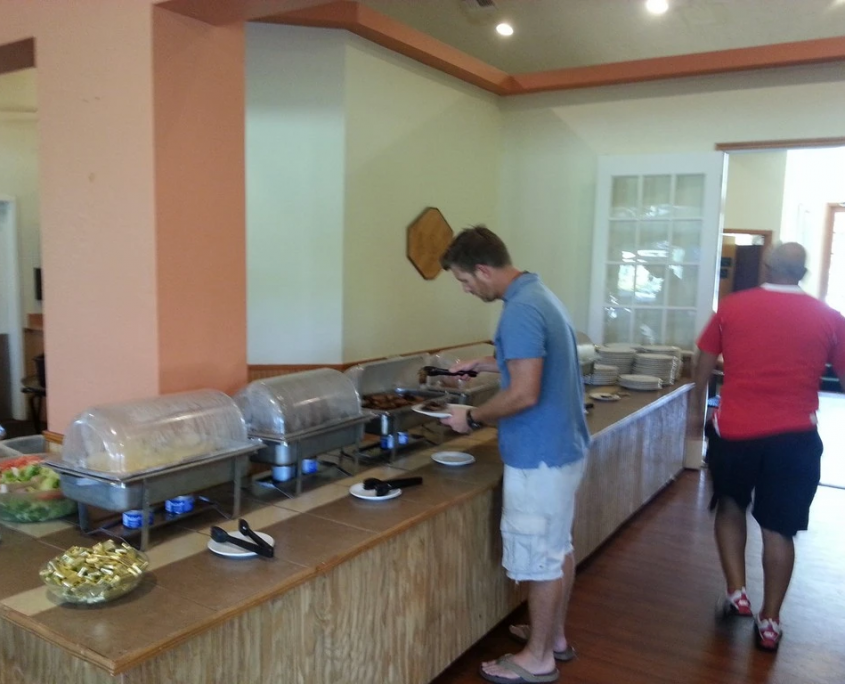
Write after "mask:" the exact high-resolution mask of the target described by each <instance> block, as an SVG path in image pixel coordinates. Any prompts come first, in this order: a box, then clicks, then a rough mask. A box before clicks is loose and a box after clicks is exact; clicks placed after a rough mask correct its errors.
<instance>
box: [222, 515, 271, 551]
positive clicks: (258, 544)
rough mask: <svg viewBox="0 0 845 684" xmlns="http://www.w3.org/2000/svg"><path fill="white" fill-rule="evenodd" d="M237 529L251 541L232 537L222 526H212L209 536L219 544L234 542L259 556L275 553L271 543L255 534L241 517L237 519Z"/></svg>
mask: <svg viewBox="0 0 845 684" xmlns="http://www.w3.org/2000/svg"><path fill="white" fill-rule="evenodd" d="M238 531H239V532H240V533H241V534H242V535H244V536H245V537H249V538H250V539H251V540H252V541H246V540H245V539H239V538H238V537H233V536H232V535H231V534H229V533H228V532H227V531H226V530H224V529H223V528H222V527H212V528H211V538H212V539H213V540H214V541H216V542H218V543H220V544H234V545H235V546H238V547H240V548H242V549H245V550H246V551H252V552H253V553H257V554H258V555H259V556H264V557H265V558H272V557H273V556H274V555H275V553H276V550H275V548H274V547H273V545H272V544H270V543H268V542H266V541H264V540H263V539H262V538H261V537H259V536H258V535H257V534H255V532H253V530H252V528H251V527H250V526H249V523H248V522H247V521H246V520H244V519H243V518H241V519H240V520H238Z"/></svg>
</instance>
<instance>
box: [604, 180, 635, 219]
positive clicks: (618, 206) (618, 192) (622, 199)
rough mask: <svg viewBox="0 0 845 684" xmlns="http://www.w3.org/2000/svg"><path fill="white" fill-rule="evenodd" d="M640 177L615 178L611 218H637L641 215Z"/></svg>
mask: <svg viewBox="0 0 845 684" xmlns="http://www.w3.org/2000/svg"><path fill="white" fill-rule="evenodd" d="M639 180H640V179H639V177H637V176H614V178H613V190H612V195H613V196H612V197H611V203H612V204H611V209H610V217H611V218H636V217H637V215H638V214H639V209H640V199H639V192H638V190H639Z"/></svg>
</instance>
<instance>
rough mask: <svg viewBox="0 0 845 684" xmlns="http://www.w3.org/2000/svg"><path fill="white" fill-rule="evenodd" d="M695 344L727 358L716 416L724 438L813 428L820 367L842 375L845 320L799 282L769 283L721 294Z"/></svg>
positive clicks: (844, 359) (706, 350)
mask: <svg viewBox="0 0 845 684" xmlns="http://www.w3.org/2000/svg"><path fill="white" fill-rule="evenodd" d="M698 347H699V349H701V350H702V351H705V352H708V353H710V354H715V355H719V354H721V355H722V356H723V359H724V370H725V384H724V386H723V387H722V391H721V400H720V404H719V408H718V409H717V410H716V413H715V415H714V421H715V424H716V428H717V429H718V431H719V434H720V435H722V436H723V437H725V438H727V439H753V438H756V437H765V436H766V435H772V434H778V433H783V432H794V431H799V430H810V429H812V428H813V427H814V426H815V424H816V411H817V410H818V408H819V381H820V379H821V376H822V375H823V374H824V370H825V364H826V363H831V364H833V368H834V370H835V371H836V373H837V375H839V377H840V378H843V377H845V376H843V371H845V318H843V316H842V314H840V313H839V312H838V311H836V310H835V309H831V308H830V307H829V306H827V305H826V304H824V303H823V302H820V301H819V300H818V299H815V298H814V297H811V296H809V295H808V294H806V293H805V292H803V291H802V290H801V289H800V288H799V287H797V286H789V285H770V284H766V285H763V286H762V287H757V288H754V289H751V290H744V291H742V292H737V293H736V294H733V295H730V296H729V297H727V298H725V299H724V300H723V301H722V303H721V304H720V305H719V310H718V311H717V312H716V313H715V314H714V316H713V318H711V319H710V322H709V323H708V324H707V326H706V327H705V328H704V332H702V333H701V337H700V338H699V340H698Z"/></svg>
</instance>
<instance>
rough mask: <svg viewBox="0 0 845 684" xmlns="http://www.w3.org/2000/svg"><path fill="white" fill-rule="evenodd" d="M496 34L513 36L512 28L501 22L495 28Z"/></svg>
mask: <svg viewBox="0 0 845 684" xmlns="http://www.w3.org/2000/svg"><path fill="white" fill-rule="evenodd" d="M496 33H498V34H499V35H500V36H512V35H513V26H511V25H510V24H506V23H505V22H502V23H501V24H499V25H498V26H497V27H496Z"/></svg>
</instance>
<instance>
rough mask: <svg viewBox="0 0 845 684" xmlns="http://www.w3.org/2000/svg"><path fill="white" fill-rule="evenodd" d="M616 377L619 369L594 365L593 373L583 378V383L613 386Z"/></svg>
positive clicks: (598, 364)
mask: <svg viewBox="0 0 845 684" xmlns="http://www.w3.org/2000/svg"><path fill="white" fill-rule="evenodd" d="M618 377H619V369H618V368H617V367H616V366H605V365H603V364H600V363H594V364H593V372H592V373H590V374H589V375H585V376H584V382H585V383H586V384H588V385H615V384H616V379H617V378H618Z"/></svg>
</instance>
